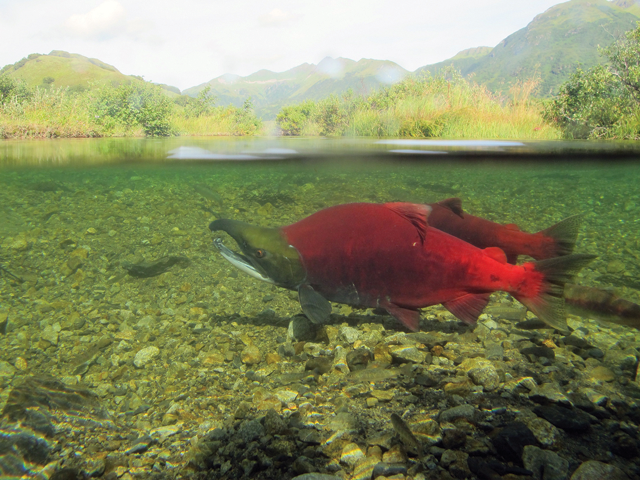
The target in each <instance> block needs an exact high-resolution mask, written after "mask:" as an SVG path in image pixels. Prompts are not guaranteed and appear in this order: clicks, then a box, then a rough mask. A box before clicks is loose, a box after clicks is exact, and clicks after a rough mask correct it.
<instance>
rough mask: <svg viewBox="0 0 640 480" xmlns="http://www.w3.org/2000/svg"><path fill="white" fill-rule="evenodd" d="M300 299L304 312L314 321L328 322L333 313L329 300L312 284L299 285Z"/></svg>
mask: <svg viewBox="0 0 640 480" xmlns="http://www.w3.org/2000/svg"><path fill="white" fill-rule="evenodd" d="M298 299H299V300H300V306H301V307H302V311H303V312H304V314H305V315H306V316H307V317H308V318H309V320H311V321H312V322H313V323H327V322H328V321H329V315H331V304H330V303H329V300H327V299H326V298H324V297H323V296H322V295H320V294H319V293H318V292H316V291H315V290H314V289H313V287H311V285H300V286H299V287H298Z"/></svg>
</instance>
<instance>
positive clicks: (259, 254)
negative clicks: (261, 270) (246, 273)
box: [256, 248, 264, 258]
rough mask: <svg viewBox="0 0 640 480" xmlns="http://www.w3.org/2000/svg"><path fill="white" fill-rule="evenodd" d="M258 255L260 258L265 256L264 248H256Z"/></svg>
mask: <svg viewBox="0 0 640 480" xmlns="http://www.w3.org/2000/svg"><path fill="white" fill-rule="evenodd" d="M256 257H258V258H262V257H264V250H262V249H260V248H259V249H258V250H256Z"/></svg>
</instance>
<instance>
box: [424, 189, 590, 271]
mask: <svg viewBox="0 0 640 480" xmlns="http://www.w3.org/2000/svg"><path fill="white" fill-rule="evenodd" d="M429 206H430V207H431V208H432V211H431V215H429V225H430V226H432V227H434V228H437V229H439V230H442V231H443V232H447V233H448V234H449V235H453V236H454V237H458V238H460V239H462V240H464V241H465V242H469V243H470V244H472V245H475V246H476V247H478V248H488V247H498V248H500V249H502V251H504V253H505V254H506V255H507V260H508V261H509V263H515V262H516V260H517V259H518V255H529V256H530V257H533V258H535V259H536V260H545V259H547V258H553V257H559V256H562V255H569V254H570V253H572V252H573V249H574V247H575V245H576V239H577V237H578V228H579V227H580V220H581V215H574V216H572V217H569V218H566V219H564V220H562V221H561V222H558V223H556V224H555V225H553V226H551V227H549V228H546V229H544V230H541V231H539V232H538V233H527V232H523V231H522V230H520V228H518V226H517V225H515V224H508V225H501V224H499V223H495V222H492V221H490V220H485V219H484V218H480V217H474V216H473V215H469V214H468V213H466V212H463V210H462V201H461V200H460V199H459V198H447V199H446V200H442V201H440V202H438V203H430V204H429Z"/></svg>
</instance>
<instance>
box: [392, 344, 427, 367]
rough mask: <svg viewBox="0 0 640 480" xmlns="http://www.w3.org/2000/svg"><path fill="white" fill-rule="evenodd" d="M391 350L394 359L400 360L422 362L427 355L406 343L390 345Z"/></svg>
mask: <svg viewBox="0 0 640 480" xmlns="http://www.w3.org/2000/svg"><path fill="white" fill-rule="evenodd" d="M389 352H390V353H391V357H392V358H393V359H394V360H397V361H400V362H410V363H422V362H424V360H425V358H426V356H427V355H426V353H424V352H421V351H420V350H418V349H417V348H416V347H412V346H405V345H393V346H391V347H389Z"/></svg>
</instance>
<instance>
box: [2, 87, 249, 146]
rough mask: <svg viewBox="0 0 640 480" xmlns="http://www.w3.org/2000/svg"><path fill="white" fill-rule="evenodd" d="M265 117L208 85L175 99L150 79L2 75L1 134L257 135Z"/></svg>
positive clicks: (22, 136)
mask: <svg viewBox="0 0 640 480" xmlns="http://www.w3.org/2000/svg"><path fill="white" fill-rule="evenodd" d="M261 128H262V121H261V120H260V119H259V118H258V117H256V115H255V113H254V112H253V106H252V103H251V100H250V99H249V100H247V101H245V104H244V105H243V106H242V107H241V108H237V107H234V106H228V107H221V106H216V105H215V97H213V96H212V95H211V94H210V92H209V89H205V90H203V91H202V92H200V94H199V95H198V97H196V98H190V97H184V96H181V97H177V98H176V100H175V101H174V100H172V99H171V98H170V97H169V96H167V94H166V93H164V91H163V89H162V88H161V87H159V86H157V85H154V84H151V83H147V82H144V83H143V82H131V83H126V84H121V85H117V86H114V85H106V84H92V85H89V88H87V89H84V90H83V89H80V90H78V89H72V88H47V87H44V86H43V87H40V86H38V87H35V88H30V87H28V86H27V85H26V84H25V83H24V82H20V81H17V80H14V79H13V78H12V77H9V76H6V75H1V76H0V138H4V139H10V138H13V139H45V138H92V137H144V136H150V137H155V136H173V135H254V134H256V133H258V132H259V131H260V130H261Z"/></svg>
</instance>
